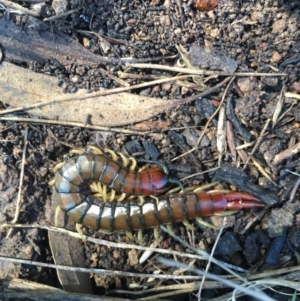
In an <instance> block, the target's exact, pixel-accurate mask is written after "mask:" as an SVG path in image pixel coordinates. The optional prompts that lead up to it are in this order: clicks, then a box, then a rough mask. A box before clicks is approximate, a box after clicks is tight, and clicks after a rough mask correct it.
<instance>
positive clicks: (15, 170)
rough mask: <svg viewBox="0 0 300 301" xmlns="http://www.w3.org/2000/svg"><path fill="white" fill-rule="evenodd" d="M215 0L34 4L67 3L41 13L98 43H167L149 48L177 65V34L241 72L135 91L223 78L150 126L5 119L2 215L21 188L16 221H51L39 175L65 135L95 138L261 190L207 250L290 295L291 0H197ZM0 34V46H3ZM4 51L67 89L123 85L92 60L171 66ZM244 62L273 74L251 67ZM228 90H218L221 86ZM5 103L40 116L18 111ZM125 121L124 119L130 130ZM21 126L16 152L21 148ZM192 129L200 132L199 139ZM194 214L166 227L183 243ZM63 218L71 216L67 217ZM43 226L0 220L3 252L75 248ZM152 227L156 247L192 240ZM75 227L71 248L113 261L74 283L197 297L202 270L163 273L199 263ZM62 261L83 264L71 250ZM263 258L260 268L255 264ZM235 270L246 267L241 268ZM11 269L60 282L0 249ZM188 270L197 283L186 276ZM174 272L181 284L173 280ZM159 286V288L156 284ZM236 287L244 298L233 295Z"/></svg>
mask: <svg viewBox="0 0 300 301" xmlns="http://www.w3.org/2000/svg"><path fill="white" fill-rule="evenodd" d="M215 2H216V1H204V0H203V1H201V0H198V1H197V2H196V3H194V1H184V0H166V1H160V0H152V1H127V0H117V1H113V0H108V1H92V0H89V1H77V0H70V1H56V2H55V1H53V2H52V1H47V2H45V3H43V5H41V7H42V9H41V11H39V14H40V20H43V19H44V18H46V17H50V16H52V15H55V12H56V14H60V13H63V12H66V11H70V10H74V12H73V13H71V14H69V15H67V16H64V17H61V18H59V19H56V20H54V21H52V22H51V23H50V22H49V23H47V22H46V23H47V24H48V25H51V27H52V28H54V29H56V30H59V31H61V32H63V33H65V34H67V35H69V36H70V37H71V38H72V39H74V40H75V41H77V42H78V43H81V44H83V45H84V46H85V47H86V48H87V49H89V51H91V52H92V53H94V54H96V55H99V56H103V57H109V58H120V57H133V58H136V59H149V58H156V57H162V56H175V57H174V58H172V59H167V60H166V59H161V60H160V61H158V62H151V61H150V62H148V63H149V64H151V63H153V64H156V63H159V64H160V65H168V66H174V65H176V63H178V62H179V63H182V60H179V57H178V56H176V55H178V48H176V45H182V46H183V47H184V49H186V50H187V51H189V55H190V56H189V57H190V60H191V61H192V63H193V64H192V65H193V66H195V67H197V68H199V69H201V68H205V69H206V70H214V69H217V70H219V71H220V69H221V71H224V72H227V73H228V72H230V70H231V68H233V71H232V72H240V73H241V72H244V73H247V74H248V75H247V74H245V75H244V76H236V77H235V78H234V79H233V81H232V82H231V84H230V86H229V88H228V91H225V88H226V86H227V84H228V82H229V80H230V79H231V76H225V75H223V76H217V77H211V78H209V79H207V78H206V79H207V81H206V82H204V81H203V77H198V78H194V77H193V78H192V79H189V82H188V83H187V81H185V82H184V83H182V82H181V83H179V82H172V83H164V84H161V85H155V86H150V87H147V88H141V89H136V90H133V91H131V93H135V94H138V95H144V96H151V97H157V98H161V99H164V100H165V101H166V102H168V101H169V100H172V99H182V98H185V97H190V96H194V95H197V94H199V93H200V92H203V91H206V90H208V89H210V88H213V87H215V86H216V85H217V84H219V83H220V82H222V81H223V80H226V78H227V79H228V81H227V83H226V84H224V85H222V86H221V87H220V88H219V89H217V90H215V91H213V93H210V94H208V95H207V96H205V97H203V98H198V99H196V100H194V101H192V102H190V103H188V104H184V105H180V106H176V107H174V108H172V109H170V110H167V111H166V112H164V113H161V114H159V115H157V116H155V117H154V118H152V119H151V120H148V121H145V122H144V123H142V125H140V126H141V127H142V126H143V127H145V128H146V130H147V132H146V133H145V132H143V131H140V134H137V133H136V127H133V125H132V124H130V125H128V126H123V127H121V128H119V129H120V131H115V130H114V131H110V130H107V131H99V130H92V129H86V128H84V127H69V126H63V125H48V124H42V123H41V124H40V123H26V122H17V121H5V120H1V121H0V150H1V151H0V204H1V210H0V223H1V224H4V223H9V222H12V221H13V219H14V217H15V212H16V207H17V200H18V199H20V201H21V203H20V210H19V216H18V218H17V221H15V222H16V223H18V224H23V225H33V224H39V225H42V226H48V225H53V210H54V209H53V208H55V207H56V206H55V204H53V203H52V201H51V196H52V187H51V186H49V181H50V180H51V179H53V178H54V173H53V171H52V169H53V167H54V166H55V165H56V164H57V163H59V162H62V161H64V160H66V159H67V158H68V156H69V155H68V153H69V151H70V149H78V148H85V147H86V146H87V145H89V144H92V145H96V146H98V147H101V148H109V149H112V150H114V151H118V152H122V153H124V154H125V155H127V156H133V157H135V158H137V159H142V160H155V161H160V162H164V163H166V164H167V166H168V167H169V169H170V176H172V177H173V178H176V179H183V178H185V177H188V176H192V175H193V176H192V177H188V178H187V179H184V180H182V183H183V184H184V186H185V187H188V186H200V185H203V184H208V183H212V182H213V181H219V183H218V184H216V186H214V187H213V188H210V189H229V190H236V189H238V190H241V191H247V192H249V193H252V194H253V195H255V196H256V197H257V198H259V199H261V200H262V201H263V202H264V203H265V204H266V206H265V207H264V208H255V209H252V210H241V211H239V212H237V213H236V214H234V215H230V216H228V217H226V225H225V229H224V230H223V232H222V234H221V237H220V238H219V240H218V244H217V246H216V249H215V250H214V256H215V258H217V259H218V260H220V261H222V262H225V263H227V264H230V265H232V266H236V267H239V268H242V269H245V270H247V271H248V274H247V277H250V278H251V275H257V278H255V277H253V278H252V280H253V279H266V278H268V279H269V278H270V279H276V278H277V277H280V278H278V279H281V280H282V279H285V280H287V281H290V282H289V285H287V287H282V286H277V287H276V286H275V284H273V286H274V288H275V290H274V291H273V290H265V293H267V294H268V295H269V296H270V297H272V298H274V299H275V300H292V295H293V293H294V292H295V290H296V288H295V286H293V285H291V283H292V282H297V281H299V279H300V275H299V269H297V265H298V261H299V251H300V235H299V233H300V232H299V231H298V229H299V228H300V223H299V220H300V216H299V211H300V206H299V200H300V191H299V189H298V187H299V184H300V183H299V182H300V180H299V179H300V161H299V153H300V101H299V95H300V38H299V37H300V25H299V24H300V2H299V1H283V0H282V1H280V0H277V1H276V0H256V1H255V0H249V1H247V0H245V1H242V0H240V1H234V0H223V1H221V0H220V1H218V6H216V7H214V8H213V9H211V10H209V11H205V9H206V8H208V7H209V5H212V4H213V3H215ZM0 3H2V2H0ZM18 3H19V4H21V5H23V7H25V8H27V9H29V10H30V11H38V10H37V8H36V6H33V5H32V4H30V2H28V3H27V2H26V1H22V2H18ZM197 7H198V8H200V9H202V10H204V11H201V10H199V9H197ZM80 8H81V9H80ZM78 9H80V10H78ZM0 17H1V18H8V17H9V18H10V20H12V21H13V22H14V23H15V24H17V25H18V26H21V27H23V28H24V27H25V28H26V24H27V16H26V15H18V14H14V13H13V12H12V13H10V15H9V16H8V13H7V12H6V11H5V10H4V9H3V8H2V7H1V6H0ZM88 32H94V33H97V34H99V35H94V34H93V35H92V34H90V33H88ZM0 43H1V41H0ZM1 46H2V48H4V51H5V47H4V46H3V45H1ZM200 46H201V47H206V48H207V49H210V50H211V51H214V54H213V55H212V56H211V58H210V59H207V60H206V62H200V58H199V57H198V53H201V52H203V51H204V50H203V48H199V47H200ZM4 58H5V60H7V61H10V62H12V63H14V64H17V65H19V66H22V67H24V68H29V69H30V70H34V71H37V72H40V73H44V74H48V75H51V76H53V77H56V78H57V82H58V85H59V86H60V87H61V90H62V92H63V93H75V92H76V91H77V90H78V89H81V88H85V89H87V90H88V91H89V92H93V91H97V90H98V89H99V88H105V89H111V88H114V87H119V84H118V83H116V81H114V80H113V79H112V78H111V77H109V76H105V75H104V74H103V73H101V72H99V69H98V68H99V66H100V67H101V68H103V69H105V70H106V71H108V72H109V73H110V74H113V75H114V76H118V74H119V73H118V72H120V71H123V72H127V73H129V74H130V76H128V77H127V78H125V79H123V80H125V81H128V83H130V84H131V85H133V84H138V83H141V82H144V81H147V76H148V77H149V79H150V77H151V79H152V76H153V78H154V77H159V76H168V75H174V72H170V71H162V70H154V69H151V68H147V69H139V68H131V69H130V70H128V69H127V68H126V66H124V65H122V64H117V65H114V64H109V63H107V64H100V65H90V64H86V65H84V64H81V65H78V64H75V63H74V64H70V65H63V64H60V63H58V62H57V61H56V60H55V59H53V58H51V57H49V58H48V59H47V60H45V61H44V62H43V63H41V62H34V61H31V62H27V61H25V60H24V62H22V61H21V62H20V61H14V60H12V59H10V57H9V54H6V57H4ZM229 58H230V59H232V60H229ZM218 59H219V62H217V60H218ZM210 60H211V61H210ZM214 63H215V64H214ZM197 64H198V65H197ZM0 68H1V65H0ZM232 72H230V73H232ZM254 73H266V74H273V76H255V75H254ZM279 73H280V74H283V73H285V76H279V75H278V74H279ZM134 75H135V76H136V77H134ZM0 88H3V87H0ZM287 93H290V94H287ZM224 95H225V98H224V99H222V98H223V96H224ZM297 97H298V98H297ZM221 102H222V103H223V102H224V104H225V105H224V106H223V107H224V109H225V115H226V120H227V125H226V123H225V125H224V128H226V127H227V138H226V142H227V143H225V144H226V147H225V149H222V146H221V150H220V132H218V128H217V127H218V125H219V124H220V122H221V121H220V117H219V116H220V115H219V113H217V114H216V115H215V117H214V118H211V116H212V114H214V112H215V111H216V109H217V107H218V106H219V104H220V103H221ZM0 105H1V109H2V110H5V109H7V108H8V107H9V105H8V104H7V103H5V99H1V98H0ZM79 111H80V108H79ZM4 116H16V117H32V118H33V117H34V118H37V117H36V116H32V115H30V114H27V113H26V112H17V113H13V114H11V115H8V114H7V115H4ZM120 118H122V116H120ZM229 121H230V122H229ZM122 129H127V130H128V131H129V132H128V134H125V133H122ZM130 130H134V132H132V133H130ZM225 132H226V131H225ZM230 133H231V134H232V136H230ZM201 135H202V137H201ZM25 137H26V151H25V160H24V159H22V155H23V149H24V141H25ZM199 137H201V140H199ZM198 140H199V141H200V143H198V144H197V141H198ZM195 146H196V147H195ZM237 146H239V147H237ZM194 147H195V148H194ZM236 147H237V149H236ZM193 148H194V149H193ZM192 149H193V151H191V152H188V151H190V150H192ZM220 152H221V155H220ZM180 155H182V156H180ZM174 158H176V160H173V159H174ZM172 160H173V161H172ZM143 164H144V163H141V165H143ZM217 167H219V168H217ZM22 168H24V175H23V176H21V170H22ZM243 168H244V169H243ZM21 178H22V183H21V188H19V186H20V179H21ZM20 189H21V190H20ZM205 220H206V221H207V222H209V223H210V224H213V225H215V226H220V225H223V222H224V217H215V216H213V217H210V218H205ZM191 222H192V223H193V224H194V225H195V227H196V229H197V230H196V231H193V230H191V229H189V228H187V227H185V226H184V224H183V223H175V224H173V225H172V231H173V233H175V234H176V235H177V236H178V237H180V238H181V239H182V240H183V241H184V242H185V243H187V244H189V245H191V246H193V247H194V248H197V249H201V250H204V251H206V252H208V253H209V254H210V253H211V252H212V248H213V246H214V243H215V241H216V239H217V236H218V234H219V231H220V230H214V229H211V228H209V227H206V226H203V225H202V224H198V223H196V222H195V221H191ZM69 225H70V229H73V230H74V223H73V222H71V223H69ZM83 231H84V234H86V235H88V236H90V237H93V238H99V239H105V240H106V241H109V242H115V243H118V244H121V243H128V244H135V242H132V241H131V240H130V239H129V238H128V237H127V236H126V235H125V234H123V233H113V234H109V235H108V234H103V233H99V232H97V231H94V230H91V229H88V228H84V229H83ZM50 232H51V231H48V230H47V229H41V228H39V227H33V228H22V227H18V228H13V229H12V230H11V231H10V232H9V229H8V228H7V227H1V228H0V256H7V257H14V258H19V259H26V260H32V261H37V262H43V263H49V264H51V263H54V262H56V261H55V259H54V257H55V256H56V255H57V254H58V253H60V251H59V250H60V247H61V250H64V251H61V253H64V252H72V247H71V243H73V242H70V245H69V246H67V247H68V248H69V249H68V250H66V249H62V248H65V247H66V246H65V245H64V244H65V241H67V240H68V239H65V236H63V237H64V238H61V237H60V236H59V235H60V234H53V232H52V234H51V235H50V234H49V233H50ZM54 233H55V232H54ZM58 237H59V238H58ZM160 238H161V241H160V246H159V248H161V249H165V250H173V251H178V252H180V253H188V254H195V251H194V250H191V249H189V248H188V247H187V246H186V245H185V244H183V242H179V241H177V240H176V239H174V238H172V237H171V236H170V234H168V233H164V232H160ZM49 239H50V242H49ZM51 240H52V242H51ZM53 240H54V242H53ZM143 240H144V245H145V246H150V245H151V244H152V243H153V242H154V241H155V239H154V236H153V231H152V230H151V229H146V230H144V231H143ZM76 241H77V242H76V249H77V250H79V253H80V252H81V253H82V254H83V255H82V254H79V255H78V256H81V257H80V258H81V259H82V258H83V265H85V266H86V267H89V268H95V269H96V268H99V269H104V270H108V271H120V272H121V273H119V274H117V273H115V274H113V273H107V275H102V274H100V275H97V274H96V273H91V274H90V275H89V274H86V275H88V282H89V284H85V285H84V286H85V288H86V290H81V289H79V290H78V292H89V293H91V292H93V293H95V294H97V295H102V296H104V295H105V296H109V297H119V298H128V299H138V298H142V297H144V298H145V297H148V298H149V299H153V298H156V299H159V298H166V299H167V300H187V299H188V298H189V299H190V300H196V299H197V296H196V293H197V291H198V289H199V282H195V281H199V279H198V278H195V280H194V281H193V280H191V279H189V280H174V279H173V278H172V276H173V275H186V276H188V275H195V274H193V273H192V272H191V271H187V270H185V269H183V268H182V267H181V266H178V265H177V266H169V265H168V264H166V263H161V262H160V261H158V257H159V256H160V255H162V254H158V253H154V254H153V255H150V257H149V258H148V259H147V260H146V261H145V262H144V263H139V259H140V257H141V255H142V254H143V251H142V250H136V249H133V248H120V247H118V246H115V245H107V244H100V245H99V244H95V243H92V242H90V241H87V242H85V243H82V242H81V240H80V241H78V240H76ZM51 244H54V245H55V246H54V245H51ZM74 248H75V247H74ZM53 250H56V251H55V252H53ZM53 253H57V254H56V255H55V254H53ZM67 255H68V256H69V253H67ZM71 256H72V255H70V258H71ZM163 256H164V257H165V258H168V259H170V260H175V261H179V262H182V263H184V264H187V265H190V266H191V267H192V268H198V269H201V270H204V269H205V268H206V266H207V261H205V260H199V259H191V258H188V257H180V256H179V257H178V256H177V255H174V254H172V253H171V251H170V253H169V254H163ZM63 262H65V261H63ZM68 263H69V264H70V265H73V266H79V263H76V262H74V260H73V261H72V259H71V262H68ZM65 264H67V263H65ZM288 267H289V268H291V270H290V271H289V272H288V271H285V272H277V271H281V270H282V269H285V268H288ZM233 269H234V270H235V271H236V269H235V268H233ZM122 272H131V273H143V274H153V275H157V274H161V275H167V276H168V277H166V278H165V279H156V278H151V279H150V278H147V277H140V278H139V277H133V276H132V275H129V274H128V275H125V274H122ZM209 272H210V273H212V274H215V275H224V271H222V270H221V269H220V268H219V267H218V266H217V265H215V264H212V266H211V267H210V269H209ZM238 272H239V271H238ZM263 272H265V273H266V274H262V273H263ZM227 274H228V273H227V272H226V275H227ZM241 275H243V277H244V275H245V274H243V273H241ZM249 275H250V276H249ZM14 278H20V279H26V280H30V281H33V282H37V283H41V284H47V285H50V286H54V287H58V288H60V287H62V286H63V287H64V285H63V284H62V283H61V281H62V280H61V278H63V276H61V277H60V276H57V273H56V270H54V269H52V268H47V267H40V266H34V265H29V264H20V263H14V262H10V261H5V260H3V259H2V260H1V261H0V279H14ZM250 278H248V279H249V281H250V280H251V279H250ZM78 281H79V280H78ZM85 281H86V280H85ZM189 283H192V284H194V285H195V287H194V288H193V289H192V288H190V287H189V288H187V286H188V284H189ZM277 284H278V283H277ZM65 285H66V286H67V284H65ZM175 285H178V286H177V287H176V288H175ZM180 285H181V286H180ZM66 286H65V288H66ZM79 286H80V285H79ZM89 286H90V287H91V289H90V288H89ZM71 290H73V288H71ZM166 292H168V294H166V295H164V294H163V293H166ZM231 292H232V289H227V288H226V289H225V288H224V287H222V286H221V285H220V287H217V286H215V287H214V286H210V280H208V282H206V284H204V289H203V291H202V295H201V298H202V300H225V299H227V298H228V296H230V294H231ZM228 294H229V295H228ZM286 294H288V295H286ZM45 300H46V299H45ZM239 300H253V299H252V297H241V298H240V299H239ZM294 300H296V299H294Z"/></svg>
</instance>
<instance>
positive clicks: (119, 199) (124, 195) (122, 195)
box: [117, 192, 126, 202]
mask: <svg viewBox="0 0 300 301" xmlns="http://www.w3.org/2000/svg"><path fill="white" fill-rule="evenodd" d="M125 198H126V193H124V192H123V193H122V194H121V195H120V196H119V197H118V198H117V202H121V201H123V200H124V199H125Z"/></svg>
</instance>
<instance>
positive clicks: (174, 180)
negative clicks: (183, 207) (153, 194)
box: [168, 178, 184, 192]
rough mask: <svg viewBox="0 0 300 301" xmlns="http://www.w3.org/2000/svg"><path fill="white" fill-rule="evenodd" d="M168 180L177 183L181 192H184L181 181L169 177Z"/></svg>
mask: <svg viewBox="0 0 300 301" xmlns="http://www.w3.org/2000/svg"><path fill="white" fill-rule="evenodd" d="M168 182H169V183H172V184H177V185H178V186H179V187H180V189H181V192H184V187H183V185H182V183H181V182H180V181H179V180H176V179H172V178H170V179H169V180H168Z"/></svg>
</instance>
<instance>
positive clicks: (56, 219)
mask: <svg viewBox="0 0 300 301" xmlns="http://www.w3.org/2000/svg"><path fill="white" fill-rule="evenodd" d="M61 213H63V211H62V210H61V208H60V207H59V206H57V207H56V209H55V215H54V226H55V227H57V225H58V217H59V215H60V214H61Z"/></svg>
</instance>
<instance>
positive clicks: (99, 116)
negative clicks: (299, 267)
mask: <svg viewBox="0 0 300 301" xmlns="http://www.w3.org/2000/svg"><path fill="white" fill-rule="evenodd" d="M61 90H62V89H61V88H59V87H58V86H57V79H56V78H54V77H51V76H48V75H44V74H38V73H35V72H33V71H31V70H28V69H24V68H21V67H18V66H15V65H13V64H9V63H6V62H4V63H3V64H2V65H0V93H1V101H3V102H4V103H7V104H9V105H11V106H13V107H22V106H28V105H32V104H36V103H42V105H41V106H39V107H37V108H34V109H28V110H26V111H28V112H29V113H31V114H34V115H38V116H41V117H45V118H49V119H57V120H60V121H68V122H82V123H86V121H87V119H88V120H89V123H90V124H93V125H97V126H109V127H112V126H120V125H126V124H133V123H136V122H140V121H143V120H146V119H149V118H151V117H153V116H155V115H157V114H158V113H161V112H162V111H163V110H165V109H168V108H170V107H172V106H174V105H176V104H177V101H167V102H166V100H162V99H159V98H152V97H146V96H139V95H135V94H130V93H119V94H113V95H106V96H97V97H92V96H93V95H95V93H91V94H87V93H86V92H85V91H83V90H82V91H79V92H78V93H76V94H72V95H63V94H62V91H61ZM53 100H55V102H53ZM44 104H45V105H44Z"/></svg>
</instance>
